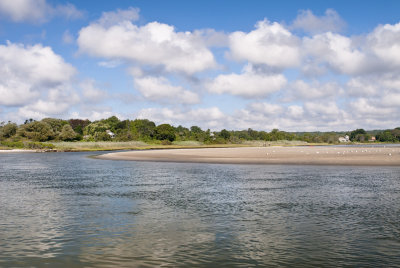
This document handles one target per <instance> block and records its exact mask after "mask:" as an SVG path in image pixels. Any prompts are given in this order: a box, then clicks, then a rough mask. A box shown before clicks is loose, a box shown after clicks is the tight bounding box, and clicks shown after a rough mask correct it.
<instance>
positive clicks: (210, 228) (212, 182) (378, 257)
mask: <svg viewBox="0 0 400 268" xmlns="http://www.w3.org/2000/svg"><path fill="white" fill-rule="evenodd" d="M88 155H91V153H48V154H1V155H0V172H1V173H0V266H1V267H9V266H11V267H21V266H22V267H24V266H29V267H89V266H90V267H110V266H115V267H153V266H167V267H168V266H170V267H184V266H186V267H193V266H195V267H251V266H268V267H274V266H287V267H309V266H317V267H326V266H329V267H332V266H352V267H357V266H358V267H359V266H364V267H365V266H367V267H376V266H381V267H382V266H400V168H399V167H348V166H346V167H339V166H336V167H334V166H281V165H265V166H263V165H219V164H189V163H184V164H183V163H181V164H179V163H147V162H129V161H107V160H97V159H92V158H88V157H87V156H88Z"/></svg>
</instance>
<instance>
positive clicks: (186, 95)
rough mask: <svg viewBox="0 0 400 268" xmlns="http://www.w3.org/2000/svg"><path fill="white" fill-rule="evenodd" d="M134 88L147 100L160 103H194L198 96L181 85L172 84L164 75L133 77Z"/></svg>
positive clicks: (197, 100) (196, 101)
mask: <svg viewBox="0 0 400 268" xmlns="http://www.w3.org/2000/svg"><path fill="white" fill-rule="evenodd" d="M135 88H136V89H137V90H139V91H140V93H141V94H142V95H143V97H145V98H146V99H148V100H151V101H157V102H161V103H184V104H194V103H198V102H199V101H200V99H199V96H198V95H197V94H196V93H194V92H192V91H189V90H185V89H184V88H183V87H181V86H174V85H171V83H170V82H169V81H168V80H167V79H166V78H165V77H154V76H146V77H140V78H135Z"/></svg>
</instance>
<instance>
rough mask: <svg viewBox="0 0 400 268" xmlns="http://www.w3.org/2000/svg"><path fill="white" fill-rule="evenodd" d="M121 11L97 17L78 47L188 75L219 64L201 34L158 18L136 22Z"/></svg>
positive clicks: (92, 53) (98, 55)
mask: <svg viewBox="0 0 400 268" xmlns="http://www.w3.org/2000/svg"><path fill="white" fill-rule="evenodd" d="M121 12H123V11H121V10H119V11H117V12H116V13H115V14H113V13H110V12H108V13H104V14H103V16H102V17H101V18H100V19H99V20H98V21H95V22H93V23H91V24H90V25H89V26H87V27H84V28H82V29H81V30H80V32H79V37H78V40H77V42H78V45H79V51H80V52H81V53H87V54H89V55H91V56H94V57H100V58H105V59H108V60H126V61H129V62H132V63H137V64H143V65H148V66H153V67H157V66H161V67H162V68H164V69H165V71H168V72H181V73H184V74H189V75H192V74H194V73H196V72H201V71H204V70H207V69H210V68H214V67H216V62H215V59H214V55H213V53H212V52H211V51H210V50H209V49H208V48H207V47H206V45H205V42H203V41H202V40H201V38H199V35H198V34H193V33H192V32H177V31H175V28H174V27H173V26H170V25H167V24H163V23H159V22H150V23H148V24H146V25H143V26H137V25H135V24H133V23H132V17H133V16H132V15H131V16H125V17H124V16H122V17H119V16H117V15H116V14H119V13H121ZM130 12H131V13H132V12H135V11H134V10H131V11H130ZM117 17H118V20H117ZM105 22H107V23H105Z"/></svg>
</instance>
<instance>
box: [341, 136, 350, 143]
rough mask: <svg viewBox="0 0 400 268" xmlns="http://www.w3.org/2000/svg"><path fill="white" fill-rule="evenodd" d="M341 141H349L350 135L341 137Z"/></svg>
mask: <svg viewBox="0 0 400 268" xmlns="http://www.w3.org/2000/svg"><path fill="white" fill-rule="evenodd" d="M338 140H339V142H349V141H350V137H349V135H346V136H344V137H339V139H338Z"/></svg>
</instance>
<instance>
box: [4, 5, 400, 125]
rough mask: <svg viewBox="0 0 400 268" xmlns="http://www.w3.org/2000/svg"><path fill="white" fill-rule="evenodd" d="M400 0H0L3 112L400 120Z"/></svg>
mask: <svg viewBox="0 0 400 268" xmlns="http://www.w3.org/2000/svg"><path fill="white" fill-rule="evenodd" d="M399 11H400V2H398V1H379V2H378V1H350V2H349V1H279V2H277V1H151V0H146V1H144V0H143V1H68V2H66V1H50V0H47V1H46V0H21V1H18V2H17V1H14V2H13V1H7V0H0V38H1V41H0V66H2V67H0V68H1V70H0V121H8V120H12V121H15V122H23V121H24V120H25V119H27V118H34V119H41V118H44V117H56V118H66V119H67V118H89V119H91V120H97V119H100V118H106V117H109V116H111V115H117V116H118V117H119V118H121V119H125V118H130V119H134V118H148V119H151V120H153V121H155V122H156V123H158V124H159V123H171V124H173V125H175V126H177V125H179V124H181V125H184V126H187V127H189V126H191V125H199V126H201V127H202V128H211V129H212V130H219V129H222V128H228V129H247V128H249V127H250V128H254V129H259V130H271V129H273V128H279V129H282V130H287V131H304V130H306V131H315V130H321V131H325V130H350V129H355V128H358V127H362V128H366V129H377V128H394V127H398V126H400V122H399V121H400V120H399V119H398V114H399V112H400V108H399V107H400V71H399V69H400V68H399V67H400V24H399V22H400V18H399V15H398V14H399Z"/></svg>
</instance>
